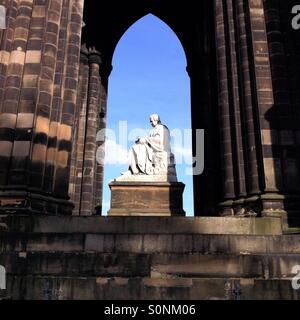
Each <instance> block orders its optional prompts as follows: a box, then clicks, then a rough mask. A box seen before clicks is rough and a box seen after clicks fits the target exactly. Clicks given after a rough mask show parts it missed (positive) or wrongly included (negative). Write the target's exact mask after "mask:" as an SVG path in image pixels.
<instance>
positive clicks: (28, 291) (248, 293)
mask: <svg viewBox="0 0 300 320" xmlns="http://www.w3.org/2000/svg"><path fill="white" fill-rule="evenodd" d="M7 292H8V295H9V296H10V298H12V299H22V300H23V299H25V300H32V299H35V300H60V299H61V300H62V299H63V300H71V299H72V300H178V299H180V300H227V299H241V300H243V299H245V300H249V299H252V300H256V299H257V300H262V299H263V300H267V299H272V300H275V299H276V300H277V299H286V300H291V299H294V300H299V299H300V291H299V290H298V291H296V290H293V288H292V286H291V279H272V280H266V279H241V278H235V279H226V278H217V279H214V278H201V279H193V278H189V279H151V278H104V277H49V276H34V277H32V276H8V290H7Z"/></svg>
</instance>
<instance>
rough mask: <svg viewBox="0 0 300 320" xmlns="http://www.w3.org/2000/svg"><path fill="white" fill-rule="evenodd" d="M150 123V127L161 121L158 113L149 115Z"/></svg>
mask: <svg viewBox="0 0 300 320" xmlns="http://www.w3.org/2000/svg"><path fill="white" fill-rule="evenodd" d="M150 123H151V126H152V127H155V126H156V125H157V124H158V123H161V121H160V117H159V115H158V114H156V113H155V114H151V116H150Z"/></svg>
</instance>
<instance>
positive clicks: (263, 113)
mask: <svg viewBox="0 0 300 320" xmlns="http://www.w3.org/2000/svg"><path fill="white" fill-rule="evenodd" d="M246 3H247V7H248V10H249V17H250V18H249V22H250V24H249V25H250V28H251V29H250V30H251V39H252V42H251V44H252V47H251V49H252V52H253V68H254V70H253V72H254V76H255V79H254V80H255V85H256V98H257V105H258V112H259V124H260V134H261V145H262V158H263V170H264V179H263V189H264V190H263V191H264V194H263V195H262V196H261V199H262V206H263V211H262V214H263V215H270V216H282V215H284V214H285V213H284V210H283V198H282V196H281V195H280V194H279V189H280V188H281V187H280V186H281V184H282V173H281V160H280V159H279V158H278V157H276V156H274V155H273V154H272V153H270V152H269V151H270V146H271V145H272V144H274V141H275V137H274V134H275V132H274V131H272V127H271V124H270V121H268V119H267V118H268V113H269V112H270V111H271V110H272V108H273V107H274V103H275V101H274V91H273V84H272V73H271V65H270V52H269V48H268V38H267V31H266V20H265V11H264V5H263V1H262V0H255V1H254V0H247V1H246Z"/></svg>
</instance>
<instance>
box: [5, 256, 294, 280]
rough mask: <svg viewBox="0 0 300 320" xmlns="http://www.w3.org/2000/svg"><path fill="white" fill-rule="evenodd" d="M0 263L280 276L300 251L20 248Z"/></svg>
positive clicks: (86, 271) (81, 270) (12, 268)
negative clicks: (153, 251) (135, 251)
mask: <svg viewBox="0 0 300 320" xmlns="http://www.w3.org/2000/svg"><path fill="white" fill-rule="evenodd" d="M0 265H3V266H5V268H6V272H7V274H12V275H26V274H31V275H53V276H58V275H60V276H96V277H151V278H155V279H159V278H161V279H164V278H170V279H171V278H205V277H212V278H224V277H226V278H236V277H238V278H262V279H273V278H274V279H279V278H287V277H293V276H294V274H293V273H292V269H293V267H294V266H295V265H300V254H285V255H282V254H280V255H279V254H270V255H244V254H239V255H226V254H222V255H203V254H183V255H182V254H132V253H131V254H129V253H92V252H90V253H83V252H81V253H79V252H68V253H62V252H20V253H5V254H1V255H0Z"/></svg>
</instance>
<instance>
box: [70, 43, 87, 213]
mask: <svg viewBox="0 0 300 320" xmlns="http://www.w3.org/2000/svg"><path fill="white" fill-rule="evenodd" d="M88 87H89V62H88V50H87V49H86V48H85V47H84V46H83V47H82V49H81V55H80V71H79V88H78V95H77V108H76V115H75V117H76V125H77V132H76V135H75V136H74V141H73V152H72V154H73V165H72V166H73V177H72V178H73V180H71V181H70V187H69V193H70V197H71V200H72V202H73V203H74V206H75V208H74V210H73V215H79V214H80V202H81V191H82V175H83V161H84V148H85V134H86V126H87V121H86V120H87V95H88Z"/></svg>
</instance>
